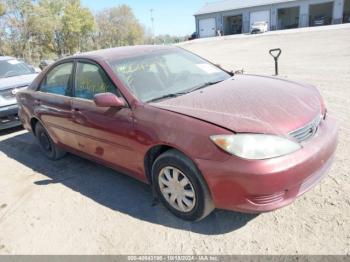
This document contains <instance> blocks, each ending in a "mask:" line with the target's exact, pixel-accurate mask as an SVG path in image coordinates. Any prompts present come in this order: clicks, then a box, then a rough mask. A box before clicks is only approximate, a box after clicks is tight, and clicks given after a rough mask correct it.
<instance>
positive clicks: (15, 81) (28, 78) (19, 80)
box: [0, 74, 38, 90]
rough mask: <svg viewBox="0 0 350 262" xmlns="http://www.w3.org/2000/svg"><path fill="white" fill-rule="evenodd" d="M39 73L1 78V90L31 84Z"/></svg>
mask: <svg viewBox="0 0 350 262" xmlns="http://www.w3.org/2000/svg"><path fill="white" fill-rule="evenodd" d="M37 75H38V74H30V75H21V76H13V77H7V78H0V90H4V89H9V88H15V87H23V86H26V85H30V84H31V83H32V82H33V80H34V79H35V78H36V76H37Z"/></svg>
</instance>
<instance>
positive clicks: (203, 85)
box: [182, 80, 224, 94]
mask: <svg viewBox="0 0 350 262" xmlns="http://www.w3.org/2000/svg"><path fill="white" fill-rule="evenodd" d="M222 81H224V80H220V81H211V82H205V83H203V84H200V85H197V86H195V87H193V88H191V89H190V90H187V91H185V92H182V94H188V93H192V92H194V91H197V90H200V89H203V88H206V87H207V86H212V85H215V84H218V83H220V82H222Z"/></svg>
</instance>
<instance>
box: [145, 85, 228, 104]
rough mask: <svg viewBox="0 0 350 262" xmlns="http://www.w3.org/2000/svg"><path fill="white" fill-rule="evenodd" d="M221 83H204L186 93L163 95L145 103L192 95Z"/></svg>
mask: <svg viewBox="0 0 350 262" xmlns="http://www.w3.org/2000/svg"><path fill="white" fill-rule="evenodd" d="M222 81H224V80H220V81H212V82H206V83H204V84H200V85H197V86H195V87H193V88H191V89H189V90H187V91H181V92H178V93H172V94H167V95H164V96H161V97H157V98H154V99H151V100H148V101H147V103H151V102H155V101H158V100H162V99H166V98H175V97H178V96H181V95H186V94H189V93H192V92H194V91H196V90H199V89H203V88H205V87H207V86H212V85H215V84H217V83H220V82H222Z"/></svg>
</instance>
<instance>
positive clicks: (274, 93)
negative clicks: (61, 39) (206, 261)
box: [17, 46, 338, 220]
mask: <svg viewBox="0 0 350 262" xmlns="http://www.w3.org/2000/svg"><path fill="white" fill-rule="evenodd" d="M17 100H18V102H19V106H20V110H19V116H20V119H21V121H22V123H23V125H24V127H25V128H26V129H28V130H30V131H31V132H33V134H34V135H35V136H36V138H37V140H38V142H39V145H40V147H41V149H42V151H43V153H44V154H45V155H46V156H47V157H48V158H49V159H51V160H57V159H59V158H61V157H63V156H64V155H65V152H71V153H73V154H77V155H80V156H83V157H86V158H89V159H91V160H93V161H97V162H99V163H102V164H104V165H107V166H109V167H112V168H114V169H116V170H119V171H121V172H123V173H125V174H128V175H130V176H132V177H135V178H136V179H139V180H141V181H143V182H145V183H148V184H150V185H151V186H152V188H153V189H154V192H155V193H156V195H157V196H158V198H159V199H160V200H161V201H162V202H163V204H164V205H165V206H166V207H167V208H168V209H169V210H170V211H171V212H172V213H174V214H175V215H176V216H179V217H181V218H183V219H187V220H199V219H202V218H204V217H205V216H207V215H208V214H209V213H210V212H211V211H212V210H213V209H214V208H221V209H228V210H236V211H242V212H253V213H258V212H264V211H270V210H274V209H276V208H279V207H282V206H285V205H287V204H289V203H291V202H292V201H293V200H294V199H295V198H296V197H298V196H300V195H301V194H303V193H304V192H306V191H307V190H309V189H310V188H312V187H313V186H314V185H316V183H317V182H319V181H320V179H321V178H322V177H323V176H324V174H325V173H326V170H327V169H328V168H329V166H330V164H331V162H332V159H333V155H334V152H335V149H336V145H337V134H338V131H337V125H336V123H335V121H334V120H333V119H332V118H331V117H330V116H327V110H326V107H325V104H324V102H323V99H322V97H321V96H320V94H319V92H318V91H317V89H316V88H314V87H313V86H311V85H307V84H301V83H296V82H293V81H290V80H283V79H278V78H272V77H264V76H256V75H233V74H232V73H229V72H226V71H224V70H223V69H221V68H218V67H217V66H215V65H213V64H211V63H210V62H208V61H206V60H204V59H202V58H200V57H198V56H196V55H194V54H192V53H190V52H187V51H185V50H183V49H180V48H176V47H159V46H139V47H122V48H116V49H109V50H101V51H96V52H90V53H85V54H79V55H76V56H73V57H69V58H65V59H63V60H60V61H58V62H56V63H55V64H52V65H50V66H49V67H47V68H46V69H45V71H43V72H42V73H41V74H40V75H39V76H38V77H37V79H36V80H35V81H34V82H33V84H32V85H31V86H30V88H29V89H27V90H25V91H22V92H19V93H18V94H17ZM96 186H98V185H96Z"/></svg>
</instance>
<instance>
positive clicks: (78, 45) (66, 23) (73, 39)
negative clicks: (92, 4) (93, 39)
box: [62, 1, 95, 54]
mask: <svg viewBox="0 0 350 262" xmlns="http://www.w3.org/2000/svg"><path fill="white" fill-rule="evenodd" d="M94 23H95V20H94V17H93V15H92V14H91V12H90V10H89V9H87V8H84V7H82V6H81V5H80V1H72V2H70V3H69V4H68V5H67V6H66V7H65V9H64V14H63V16H62V33H63V39H64V45H65V48H66V51H68V53H69V54H74V53H75V52H77V51H81V49H82V44H83V40H84V39H86V38H87V37H88V36H89V35H90V34H91V33H92V32H93V29H94Z"/></svg>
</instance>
